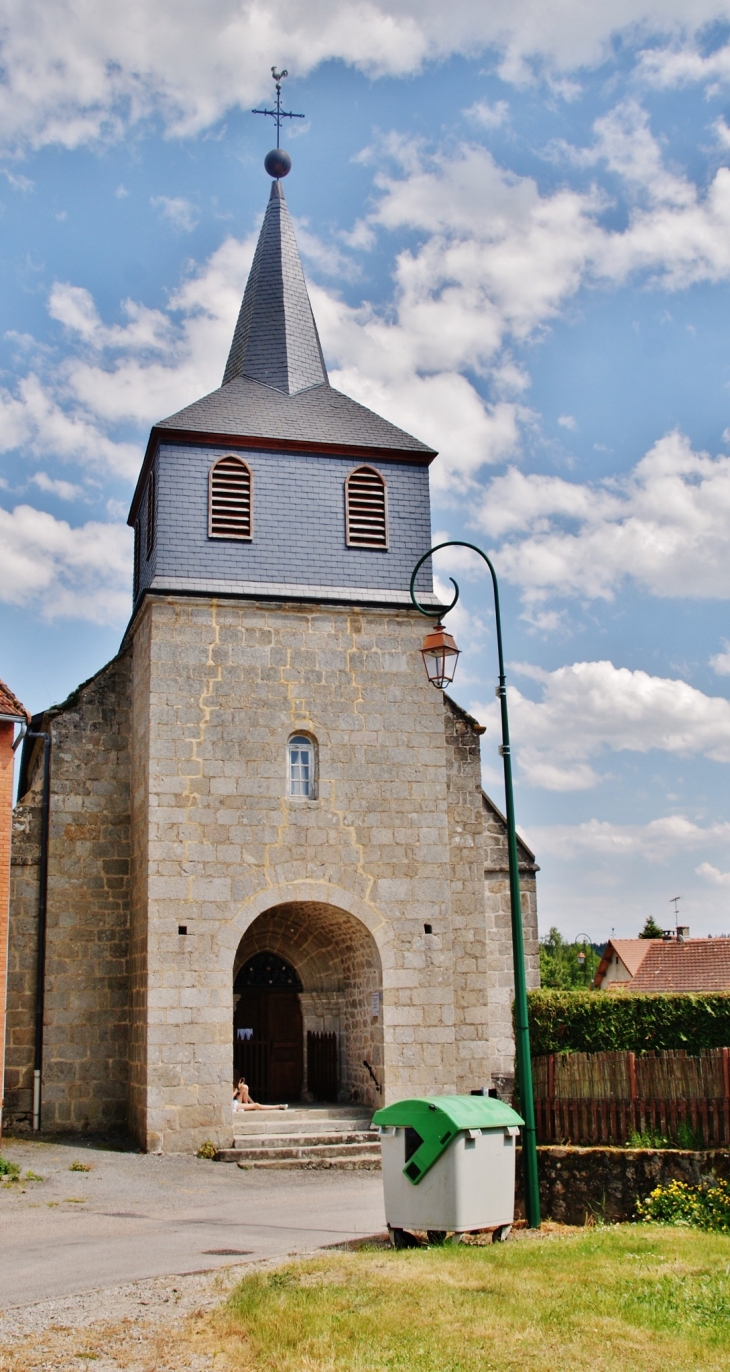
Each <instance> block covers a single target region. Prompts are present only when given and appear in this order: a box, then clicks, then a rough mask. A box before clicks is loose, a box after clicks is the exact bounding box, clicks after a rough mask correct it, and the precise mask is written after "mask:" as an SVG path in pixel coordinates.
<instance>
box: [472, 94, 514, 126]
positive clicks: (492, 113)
mask: <svg viewBox="0 0 730 1372" xmlns="http://www.w3.org/2000/svg"><path fill="white" fill-rule="evenodd" d="M464 118H465V119H469V120H471V122H472V123H473V124H477V125H478V126H479V128H481V129H499V128H501V127H502V125H503V124H506V122H507V120H508V119H509V105H508V104H507V101H506V100H495V102H494V104H493V105H488V104H486V103H485V101H483V100H477V101H476V103H475V104H474V105H470V106H469V109H468V110H464Z"/></svg>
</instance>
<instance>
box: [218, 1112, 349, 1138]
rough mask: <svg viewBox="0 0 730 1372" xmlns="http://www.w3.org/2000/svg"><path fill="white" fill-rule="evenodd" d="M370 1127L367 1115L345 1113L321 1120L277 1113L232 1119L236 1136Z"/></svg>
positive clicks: (330, 1131)
mask: <svg viewBox="0 0 730 1372" xmlns="http://www.w3.org/2000/svg"><path fill="white" fill-rule="evenodd" d="M369 1127H370V1116H369V1115H362V1116H359V1117H358V1116H357V1115H346V1116H344V1117H342V1118H340V1119H323V1120H317V1119H315V1120H311V1119H307V1120H302V1119H289V1117H288V1115H287V1116H285V1115H279V1116H278V1117H277V1119H276V1120H273V1119H267V1120H263V1121H261V1122H260V1121H259V1120H241V1118H240V1116H237V1117H236V1118H235V1119H234V1121H233V1132H234V1134H235V1136H236V1138H261V1137H265V1136H266V1135H268V1134H332V1133H338V1134H341V1133H351V1132H352V1131H353V1130H358V1131H360V1132H362V1131H367V1130H368V1129H369Z"/></svg>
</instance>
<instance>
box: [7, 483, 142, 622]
mask: <svg viewBox="0 0 730 1372" xmlns="http://www.w3.org/2000/svg"><path fill="white" fill-rule="evenodd" d="M131 564H132V535H131V530H130V529H127V528H126V527H125V525H124V524H102V523H97V522H93V521H91V522H89V523H87V524H84V525H83V526H82V527H81V528H75V529H74V528H72V527H71V526H70V525H69V524H67V523H66V521H65V520H60V519H54V518H53V516H52V515H50V514H46V513H45V512H44V511H42V510H35V509H33V507H32V506H30V505H18V506H16V508H15V509H14V510H13V511H12V512H10V511H8V510H4V509H2V508H0V599H2V600H3V601H5V602H6V604H10V605H23V606H27V607H29V608H31V609H33V610H35V611H36V612H37V613H38V614H39V615H40V617H41V618H42V619H47V620H52V619H58V618H65V619H86V620H90V621H91V622H92V623H94V624H124V622H125V621H126V619H127V618H128V617H129V608H130V599H129V597H130V583H131Z"/></svg>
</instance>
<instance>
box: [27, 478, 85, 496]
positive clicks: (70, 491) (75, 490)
mask: <svg viewBox="0 0 730 1372" xmlns="http://www.w3.org/2000/svg"><path fill="white" fill-rule="evenodd" d="M30 479H31V481H32V482H33V484H34V485H35V486H37V487H38V489H39V490H41V491H48V492H49V493H50V494H51V495H57V496H58V498H59V500H78V499H79V498H80V497H81V496H83V494H84V491H83V487H82V486H74V484H73V482H71V481H60V480H56V479H55V478H54V477H52V476H48V475H47V473H46V472H36V473H35V475H34V476H32V477H31V478H30Z"/></svg>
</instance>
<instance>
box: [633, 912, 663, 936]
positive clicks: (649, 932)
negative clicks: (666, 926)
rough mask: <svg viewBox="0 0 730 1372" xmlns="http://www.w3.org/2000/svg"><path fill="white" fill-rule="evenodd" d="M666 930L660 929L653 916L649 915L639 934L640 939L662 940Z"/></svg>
mask: <svg viewBox="0 0 730 1372" xmlns="http://www.w3.org/2000/svg"><path fill="white" fill-rule="evenodd" d="M663 934H664V930H663V929H660V928H659V925H658V924H657V922H656V920H655V918H654V916H653V915H647V918H646V924H645V925H644V928H643V929H642V931H641V933H640V934H639V938H662V937H663Z"/></svg>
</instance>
